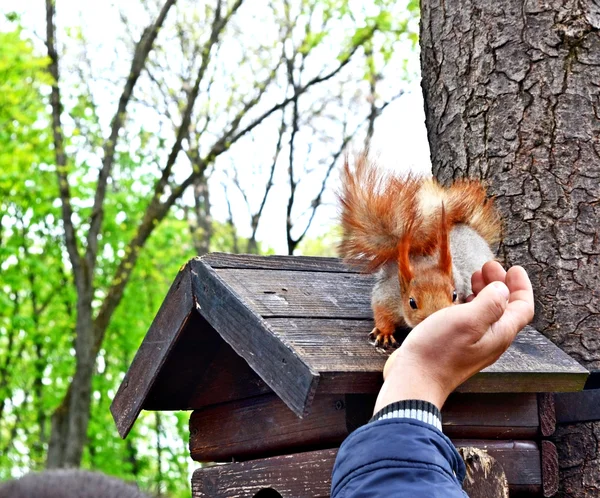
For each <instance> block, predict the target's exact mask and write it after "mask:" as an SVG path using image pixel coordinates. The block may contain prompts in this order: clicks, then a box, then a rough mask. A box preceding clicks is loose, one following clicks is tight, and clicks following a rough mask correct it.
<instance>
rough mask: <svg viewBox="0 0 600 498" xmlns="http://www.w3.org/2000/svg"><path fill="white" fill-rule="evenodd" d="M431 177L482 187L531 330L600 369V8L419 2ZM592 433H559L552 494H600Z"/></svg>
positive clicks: (594, 429) (498, 0)
mask: <svg viewBox="0 0 600 498" xmlns="http://www.w3.org/2000/svg"><path fill="white" fill-rule="evenodd" d="M421 9H422V21H421V50H422V55H421V57H422V59H421V63H422V71H423V82H422V86H423V93H424V96H425V108H426V124H427V132H428V136H429V143H430V146H431V158H432V163H433V172H434V175H435V176H437V178H438V179H439V180H441V181H442V182H444V183H448V182H449V181H451V180H452V178H457V177H464V176H469V177H479V178H483V179H484V180H486V181H487V182H488V183H489V185H490V186H491V190H492V193H493V194H495V195H496V196H497V199H498V200H497V202H498V205H499V207H500V209H501V210H502V212H503V214H504V217H505V225H506V226H505V228H506V229H505V236H504V244H503V246H502V247H501V257H503V258H504V260H505V262H506V264H507V265H514V264H521V265H523V266H524V267H525V268H526V269H527V271H528V272H529V274H530V276H531V278H532V281H533V285H534V289H535V292H536V318H535V323H534V325H535V326H536V327H537V328H538V329H539V330H541V331H542V332H543V333H544V334H545V335H546V336H548V337H549V338H550V339H551V340H552V341H554V342H555V343H556V344H558V345H559V346H560V347H561V348H562V349H563V350H565V351H566V352H567V353H569V354H570V355H571V356H573V357H574V358H575V359H577V360H578V361H580V362H581V363H583V364H584V365H585V366H586V367H587V368H589V369H599V368H600V334H599V333H598V330H600V299H599V297H600V238H599V235H600V233H599V221H598V220H599V217H600V202H599V201H600V31H599V28H600V5H599V4H598V2H597V1H594V0H580V1H571V0H569V1H566V0H565V1H558V0H546V1H543V0H537V1H535V0H527V1H525V2H522V1H520V0H460V1H459V0H422V1H421ZM599 441H600V424H599V423H590V424H580V425H572V426H567V427H560V428H559V430H558V431H557V444H558V450H559V459H560V467H561V479H560V483H561V484H560V494H561V496H565V497H583V496H600V444H599Z"/></svg>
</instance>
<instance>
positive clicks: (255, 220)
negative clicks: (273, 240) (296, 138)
mask: <svg viewBox="0 0 600 498" xmlns="http://www.w3.org/2000/svg"><path fill="white" fill-rule="evenodd" d="M285 130H286V124H285V113H284V112H282V113H281V125H280V126H279V135H278V138H277V144H276V145H275V154H274V155H273V162H272V163H271V170H270V172H269V179H268V180H267V185H266V186H265V193H264V195H263V198H262V201H261V203H260V206H259V208H258V211H257V212H256V213H255V214H254V215H252V220H251V228H252V234H251V235H250V239H248V252H250V253H251V252H256V232H257V230H258V224H259V223H260V219H261V217H262V213H263V210H264V207H265V204H266V203H267V197H268V196H269V192H270V191H271V188H272V187H273V177H274V175H275V166H276V165H277V160H278V159H279V154H280V153H281V149H282V147H283V135H284V134H285Z"/></svg>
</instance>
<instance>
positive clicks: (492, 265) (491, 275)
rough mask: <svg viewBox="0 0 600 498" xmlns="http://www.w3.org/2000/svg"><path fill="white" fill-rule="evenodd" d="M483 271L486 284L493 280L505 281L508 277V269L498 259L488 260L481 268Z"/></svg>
mask: <svg viewBox="0 0 600 498" xmlns="http://www.w3.org/2000/svg"><path fill="white" fill-rule="evenodd" d="M481 273H482V275H483V281H484V282H485V285H488V284H490V283H492V282H504V281H505V279H506V271H505V270H504V268H502V265H501V264H500V263H498V261H488V262H487V263H486V264H485V265H483V267H482V268H481Z"/></svg>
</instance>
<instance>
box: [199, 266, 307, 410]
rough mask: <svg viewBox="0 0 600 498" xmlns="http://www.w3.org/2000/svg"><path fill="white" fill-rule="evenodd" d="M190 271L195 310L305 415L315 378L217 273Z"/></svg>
mask: <svg viewBox="0 0 600 498" xmlns="http://www.w3.org/2000/svg"><path fill="white" fill-rule="evenodd" d="M190 266H191V275H192V278H191V280H192V289H193V293H194V301H195V304H196V309H197V310H198V311H199V312H200V313H202V316H204V317H205V318H206V320H207V321H208V322H209V323H210V324H211V325H212V326H213V327H214V328H215V330H217V331H218V332H219V334H220V335H221V337H222V338H223V339H224V340H225V342H227V343H228V344H229V345H230V346H231V347H232V348H233V349H234V351H235V352H236V353H237V354H239V355H240V356H241V357H242V358H244V359H245V360H246V362H247V363H248V365H250V367H251V368H252V369H253V370H254V371H255V372H257V373H258V374H259V375H260V377H261V378H262V379H263V380H264V381H265V382H266V383H267V384H268V385H269V387H270V388H271V389H273V391H275V392H276V393H277V395H278V396H279V397H280V398H281V399H282V400H283V401H284V402H285V403H286V404H287V405H288V406H289V407H290V408H291V409H292V410H293V411H294V412H295V413H296V414H297V415H298V416H300V417H302V416H304V415H306V414H307V413H308V410H309V407H310V403H311V401H312V398H313V396H314V394H315V391H316V389H317V384H318V382H319V374H318V372H317V371H316V370H314V369H312V368H311V367H310V365H309V364H308V363H306V362H305V361H304V359H303V358H302V357H301V356H300V355H299V354H298V352H297V351H295V350H294V348H293V347H292V346H291V345H290V344H289V343H288V342H287V341H286V339H285V338H284V337H281V336H280V335H278V334H276V333H275V332H274V331H273V330H272V328H271V327H270V325H269V324H268V323H267V322H266V321H265V320H263V318H262V317H261V316H260V315H259V314H257V313H256V312H255V311H254V310H253V309H251V307H250V306H248V303H246V302H245V301H244V300H242V299H241V298H240V297H239V295H238V294H237V293H236V292H235V291H234V290H233V289H232V288H231V287H230V285H229V284H228V283H227V282H225V281H224V280H223V279H222V278H221V277H220V276H219V275H218V274H217V273H216V272H215V270H213V269H212V268H211V267H210V266H208V265H207V264H206V263H204V262H203V261H202V260H198V259H195V260H192V261H191V262H190Z"/></svg>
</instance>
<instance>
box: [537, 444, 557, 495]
mask: <svg viewBox="0 0 600 498" xmlns="http://www.w3.org/2000/svg"><path fill="white" fill-rule="evenodd" d="M541 459H542V491H543V493H544V497H545V498H549V497H551V496H554V495H555V494H556V493H558V475H559V474H558V451H557V450H556V446H555V445H554V443H552V442H550V441H542V455H541Z"/></svg>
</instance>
